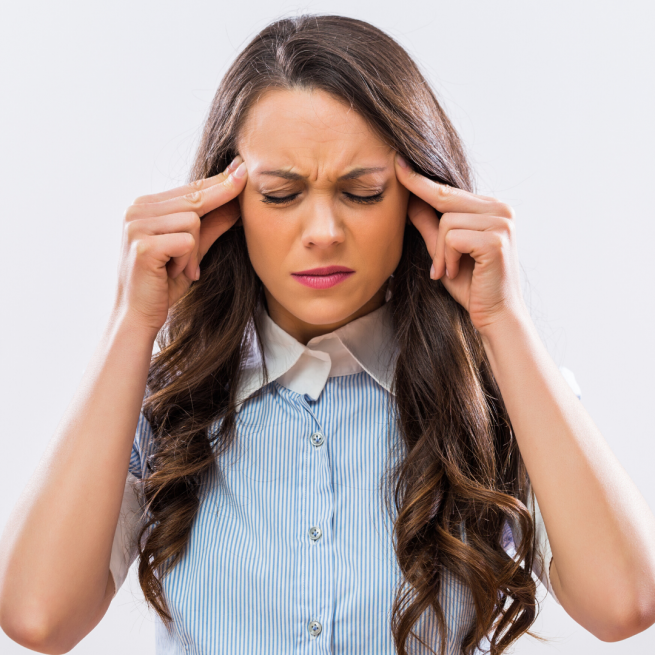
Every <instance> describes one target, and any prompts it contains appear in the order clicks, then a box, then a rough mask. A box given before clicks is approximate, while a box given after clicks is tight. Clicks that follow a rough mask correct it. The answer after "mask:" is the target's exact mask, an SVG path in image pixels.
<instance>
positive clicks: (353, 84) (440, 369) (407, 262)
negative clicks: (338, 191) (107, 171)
mask: <svg viewBox="0 0 655 655" xmlns="http://www.w3.org/2000/svg"><path fill="white" fill-rule="evenodd" d="M271 88H278V89H297V88H300V89H320V90H323V91H326V92H328V93H330V94H332V95H333V96H334V97H335V98H337V99H340V100H342V101H343V102H345V103H347V104H348V105H349V106H351V107H352V108H353V109H354V110H356V111H357V112H359V114H360V115H361V116H362V117H363V118H364V119H365V120H366V121H367V122H368V124H369V125H370V126H371V128H372V129H373V130H374V131H375V132H376V133H377V134H378V135H379V136H380V138H381V139H382V140H383V141H384V142H386V143H387V144H389V145H390V146H391V147H392V148H393V149H394V150H396V151H398V152H399V153H400V154H402V156H403V157H405V158H406V159H407V161H409V162H410V164H411V166H412V167H413V168H414V170H416V171H417V172H419V173H420V174H422V175H425V176H427V177H428V178H430V179H432V180H436V181H438V182H442V183H445V184H448V185H451V186H454V187H458V188H461V189H466V190H473V181H472V174H471V169H470V166H469V164H468V162H467V158H466V156H465V153H464V150H463V147H462V144H461V142H460V139H459V137H458V135H457V133H456V131H455V129H454V128H453V126H452V124H451V123H450V121H449V120H448V118H447V116H446V114H445V113H444V111H443V110H442V108H441V106H440V105H439V103H438V101H437V99H436V97H435V94H434V92H433V91H432V90H431V88H430V86H429V84H428V83H427V82H426V80H425V78H424V77H423V75H422V74H421V72H420V71H419V69H418V67H417V65H416V64H415V62H414V61H413V60H412V59H411V57H410V56H409V55H408V54H407V52H406V51H405V50H404V49H403V48H402V47H401V46H400V45H399V44H398V43H397V42H396V41H395V40H393V39H392V38H391V37H390V36H388V35H387V34H385V33H384V32H382V31H380V30H379V29H377V28H376V27H374V26H372V25H370V24H368V23H366V22H364V21H360V20H355V19H352V18H345V17H341V16H301V17H298V18H292V19H283V20H279V21H277V22H274V23H272V24H270V25H269V26H267V27H266V28H265V29H264V30H262V31H261V32H260V33H259V34H258V35H257V36H256V37H255V38H254V39H253V40H252V41H251V42H250V43H249V44H248V45H247V46H246V48H245V49H244V50H243V51H242V52H241V53H240V54H239V55H238V57H237V58H236V60H235V61H234V63H233V64H232V66H231V67H230V68H229V70H228V71H227V73H226V74H225V76H224V78H223V80H222V82H221V84H220V86H219V88H218V91H217V92H216V95H215V97H214V100H213V103H212V105H211V109H210V112H209V115H208V118H207V121H206V124H205V127H204V132H203V135H202V139H201V142H200V145H199V147H198V151H197V155H196V158H195V162H194V164H193V167H192V170H191V175H190V178H189V179H190V180H196V179H200V178H205V177H210V176H213V175H216V174H217V173H219V172H220V171H222V170H223V169H224V168H225V167H226V166H227V164H228V163H229V162H230V161H231V160H232V158H233V157H234V156H235V155H236V154H237V141H238V136H239V130H240V128H241V126H242V125H243V122H244V120H245V118H246V116H247V113H248V110H249V108H250V107H251V106H252V105H253V103H255V102H256V101H257V99H258V98H259V97H261V95H262V94H263V93H264V92H266V90H268V89H271ZM430 263H431V262H430V255H429V253H428V251H427V249H426V247H425V243H424V242H423V239H422V238H421V236H420V235H419V233H418V231H417V230H416V229H415V228H414V226H413V225H411V224H408V225H407V227H406V230H405V235H404V243H403V252H402V257H401V260H400V263H399V265H398V268H397V270H396V271H395V273H394V278H393V284H394V293H393V295H392V298H391V299H390V300H389V304H390V309H391V314H392V316H393V325H394V330H395V335H396V338H397V342H398V346H399V356H398V360H397V364H396V370H395V377H394V391H395V400H394V405H393V411H392V418H391V420H393V421H395V422H396V425H397V428H398V431H399V434H400V435H401V442H402V445H403V456H402V458H401V459H400V460H399V461H398V462H396V464H395V465H393V466H390V467H389V470H388V471H387V473H388V483H389V484H388V485H387V486H386V488H387V490H388V493H387V494H386V496H385V500H386V503H387V507H388V509H389V511H390V513H392V514H393V515H394V521H393V535H392V536H393V545H394V550H395V554H396V557H397V561H398V565H399V568H400V571H401V573H402V576H401V580H400V583H399V586H398V588H397V589H396V591H395V598H394V604H393V610H392V616H391V629H392V633H393V637H394V641H395V645H396V649H397V651H398V653H399V655H407V654H408V653H409V652H410V651H411V650H412V649H413V646H412V642H414V645H416V644H417V643H418V644H422V645H423V647H425V648H426V649H427V650H428V651H429V652H431V653H436V652H439V653H441V654H442V655H443V654H444V653H445V647H446V629H447V627H446V621H445V616H444V611H443V608H442V607H441V604H440V600H439V592H440V589H441V586H442V582H443V580H444V576H445V574H446V573H448V574H451V575H452V576H455V578H456V579H458V580H460V581H461V582H463V583H464V584H466V585H467V586H468V587H469V588H470V590H471V595H472V599H473V603H474V606H475V621H474V623H473V625H472V626H471V628H470V630H469V631H468V633H467V635H466V637H465V639H464V642H463V644H462V652H463V653H466V654H468V653H473V652H474V651H475V649H476V648H478V647H480V646H481V643H482V641H483V640H484V639H485V638H486V639H488V644H489V650H490V652H491V653H492V654H493V655H498V654H500V653H503V652H505V651H506V649H507V648H508V647H509V646H510V645H511V644H512V643H513V642H514V641H515V640H516V639H517V638H518V637H520V636H521V635H522V634H524V633H525V632H527V631H528V630H529V628H530V626H531V625H532V623H533V621H534V619H535V616H536V611H537V604H536V600H535V593H536V586H535V583H534V581H533V579H532V575H531V573H532V563H533V561H534V558H535V557H536V549H535V534H534V516H533V515H532V514H531V512H530V511H528V509H527V507H526V505H527V504H528V496H529V495H530V494H531V493H532V492H531V489H530V483H529V479H528V475H527V471H526V469H525V466H524V464H523V461H522V458H521V454H520V452H519V449H518V446H517V443H516V439H515V437H514V434H513V431H512V427H511V423H510V420H509V417H508V414H507V411H506V408H505V405H504V403H503V400H502V397H501V395H500V391H499V389H498V386H497V384H496V381H495V379H494V376H493V374H492V371H491V368H490V365H489V361H488V359H487V356H486V353H485V350H484V348H483V345H482V341H481V338H480V335H479V333H478V332H477V330H476V329H475V327H474V326H473V324H472V323H471V320H470V318H469V315H468V313H467V312H466V310H465V309H464V308H463V307H462V306H461V305H459V304H458V303H457V302H456V301H455V300H454V299H453V298H452V297H451V296H450V294H449V293H448V292H447V291H446V289H445V288H444V286H443V285H442V284H441V282H440V281H432V280H430V278H429V274H428V271H429V270H430ZM201 268H202V275H201V276H200V279H199V280H198V281H197V282H194V283H192V285H191V287H190V288H189V291H188V292H187V293H186V295H185V296H183V297H182V298H181V299H180V300H179V302H178V303H177V304H176V305H175V306H174V307H172V308H171V310H170V312H169V317H168V320H167V322H166V324H165V325H164V327H163V328H162V330H161V331H160V333H159V335H158V339H157V341H158V344H159V347H160V350H159V352H158V353H157V354H156V355H155V356H153V360H152V363H151V367H150V371H149V375H148V382H147V393H146V399H145V401H144V406H143V412H144V415H145V416H146V418H147V419H148V420H149V422H150V424H151V426H152V429H153V433H154V453H153V455H152V456H151V457H150V458H149V460H148V467H149V473H148V475H147V476H146V477H145V480H144V487H143V493H144V500H145V503H146V507H147V509H148V516H149V522H148V524H147V525H146V526H145V527H144V531H143V532H142V533H141V537H142V540H143V544H141V543H140V545H139V550H140V552H139V581H140V584H141V587H142V589H143V592H144V595H145V598H146V600H147V602H148V603H149V604H150V605H151V606H152V607H153V608H154V609H155V611H156V612H157V613H158V614H159V616H160V617H161V619H162V620H163V621H164V623H165V624H166V625H167V626H169V627H170V626H171V625H172V621H173V619H172V617H171V615H170V613H169V608H168V605H167V602H166V598H165V594H164V590H163V586H162V579H163V577H164V576H165V575H166V573H167V571H169V570H170V568H171V567H172V566H174V565H175V564H176V563H177V562H178V561H179V559H180V557H181V556H182V555H183V552H184V548H185V545H186V543H187V541H188V539H189V534H190V531H191V527H192V524H193V521H194V517H195V516H196V513H197V510H198V506H199V503H200V495H201V483H202V480H203V475H204V474H205V473H206V472H207V471H208V470H209V469H212V468H214V467H218V468H219V470H220V456H221V454H222V453H224V452H225V451H226V450H227V449H228V448H229V447H230V445H231V444H232V443H233V441H234V439H235V438H236V436H237V435H236V431H235V424H236V421H235V412H236V403H237V395H236V392H237V388H238V385H239V380H240V375H241V371H242V367H243V363H244V359H245V357H246V355H247V352H248V349H249V348H250V347H251V346H252V345H253V344H250V343H248V335H249V334H252V333H251V331H250V330H249V329H248V328H249V326H250V325H252V319H253V317H254V312H255V309H256V307H257V305H258V303H259V302H262V299H263V292H262V284H261V281H260V280H259V278H258V277H257V275H256V274H255V272H254V270H253V267H252V265H251V263H250V260H249V257H248V252H247V249H246V241H245V237H244V232H243V228H242V226H240V224H239V222H238V223H237V224H235V225H234V226H233V227H232V228H231V229H230V230H229V231H228V232H226V233H225V234H224V235H223V236H222V237H220V238H219V239H218V240H217V241H216V242H215V243H214V244H213V245H212V247H211V248H210V250H209V252H208V253H207V254H206V256H205V258H204V259H203V261H202V264H201ZM252 338H253V339H255V341H256V345H257V346H258V347H259V349H260V351H261V348H262V345H261V341H260V339H259V335H257V334H256V332H255V333H254V336H253V337H252ZM213 425H214V426H215V425H218V426H219V427H218V429H211V428H212V426H213ZM508 524H510V525H513V526H515V527H516V528H518V529H517V530H515V533H516V534H519V535H521V536H520V538H519V539H517V541H518V543H517V544H516V551H517V554H516V556H515V557H513V558H512V557H510V556H509V555H508V554H507V553H506V551H505V549H504V548H503V543H504V542H503V537H504V530H506V529H507V525H508ZM140 541H141V539H140ZM425 612H432V613H434V615H435V616H436V619H437V621H438V626H439V628H440V630H439V633H440V643H439V644H427V643H426V642H425V640H423V639H422V638H421V636H420V634H418V632H417V629H416V628H417V626H418V625H419V619H420V618H421V617H422V616H423V615H424V613H425ZM433 647H435V648H437V649H438V651H437V650H435V648H433ZM412 652H413V651H412Z"/></svg>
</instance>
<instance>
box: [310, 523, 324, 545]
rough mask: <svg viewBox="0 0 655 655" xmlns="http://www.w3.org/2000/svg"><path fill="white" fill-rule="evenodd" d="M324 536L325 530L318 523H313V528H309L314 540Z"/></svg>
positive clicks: (311, 537)
mask: <svg viewBox="0 0 655 655" xmlns="http://www.w3.org/2000/svg"><path fill="white" fill-rule="evenodd" d="M322 536H323V531H322V530H321V528H319V527H318V526H317V525H313V526H312V527H311V528H309V538H310V539H311V540H312V541H316V540H318V539H320V538H321V537H322Z"/></svg>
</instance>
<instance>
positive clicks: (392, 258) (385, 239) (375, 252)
mask: <svg viewBox="0 0 655 655" xmlns="http://www.w3.org/2000/svg"><path fill="white" fill-rule="evenodd" d="M405 222H406V216H405V214H404V213H402V212H399V211H397V210H393V211H390V212H385V213H383V214H378V215H377V216H375V217H374V218H373V217H372V220H370V221H366V222H363V223H360V224H359V225H357V227H355V228H354V230H353V236H354V237H355V242H356V243H357V250H358V251H359V253H360V256H361V257H362V258H366V260H367V263H368V264H369V266H370V267H371V268H372V269H378V270H380V271H384V272H388V273H389V274H390V273H391V272H393V270H394V269H395V268H396V266H397V265H398V262H399V261H400V256H401V254H402V250H403V237H404V234H405ZM387 269H388V271H387Z"/></svg>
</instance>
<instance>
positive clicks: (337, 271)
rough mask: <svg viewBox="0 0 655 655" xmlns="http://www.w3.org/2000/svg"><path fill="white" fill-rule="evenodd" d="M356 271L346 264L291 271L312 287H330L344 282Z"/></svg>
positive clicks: (299, 279) (299, 280)
mask: <svg viewBox="0 0 655 655" xmlns="http://www.w3.org/2000/svg"><path fill="white" fill-rule="evenodd" d="M354 273H355V271H353V270H352V268H348V267H346V266H322V267H320V268H312V269H309V270H306V271H298V272H297V273H291V275H292V276H293V277H294V278H295V279H296V280H297V281H298V282H300V284H302V285H304V286H306V287H311V288H312V289H329V288H330V287H333V286H335V285H336V284H339V283H340V282H343V281H344V280H346V279H347V278H349V277H350V276H351V275H353V274H354Z"/></svg>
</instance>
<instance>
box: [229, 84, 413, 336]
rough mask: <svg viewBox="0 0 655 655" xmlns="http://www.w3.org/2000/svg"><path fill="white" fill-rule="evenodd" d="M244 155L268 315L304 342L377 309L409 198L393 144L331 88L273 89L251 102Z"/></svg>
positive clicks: (247, 217) (248, 227)
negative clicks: (398, 173) (396, 165)
mask: <svg viewBox="0 0 655 655" xmlns="http://www.w3.org/2000/svg"><path fill="white" fill-rule="evenodd" d="M238 151H239V154H240V155H241V156H242V157H243V159H244V161H245V162H246V165H247V166H248V182H247V184H246V187H245V189H244V191H243V192H242V194H241V195H240V197H239V202H240V204H241V216H242V221H243V227H244V230H245V235H246V241H247V244H248V252H249V255H250V259H251V261H252V265H253V267H254V269H255V271H256V273H257V275H258V276H259V278H260V279H261V281H262V283H263V285H264V287H265V293H266V299H267V304H268V310H269V313H270V315H271V317H272V318H273V319H274V320H275V321H276V322H277V323H278V324H279V325H280V326H281V327H282V328H283V329H285V330H286V331H287V332H289V333H290V334H292V335H293V336H295V337H296V338H297V339H299V340H300V341H302V342H306V341H307V340H309V339H310V338H312V337H313V336H317V335H319V334H323V333H326V332H329V331H331V330H333V329H336V328H337V327H339V326H341V325H344V324H346V323H348V322H349V321H351V320H353V319H354V318H357V317H358V316H362V315H363V314H366V313H368V312H369V311H372V310H373V309H375V308H377V307H379V306H380V305H381V304H382V303H383V302H384V293H385V289H386V282H387V280H388V278H389V276H390V275H391V274H392V273H393V272H394V270H395V268H396V266H397V265H398V262H399V261H400V256H401V251H402V243H403V233H404V229H405V223H406V217H407V202H408V198H409V191H407V189H406V188H405V187H403V186H402V185H401V184H400V183H399V182H398V180H397V178H396V175H395V172H394V156H395V152H394V150H392V149H391V148H390V147H389V146H388V145H386V144H385V143H383V142H382V141H381V140H380V138H379V137H378V136H376V135H375V134H374V132H373V131H372V130H371V129H370V128H369V127H368V125H367V124H366V122H365V121H364V119H363V118H362V117H361V116H360V115H359V114H358V113H356V112H355V111H354V110H353V109H351V108H349V107H348V106H346V105H345V104H343V103H342V102H340V101H339V100H337V99H335V98H334V97H333V96H331V95H329V94H328V93H326V92H324V91H316V90H314V91H303V90H293V91H289V90H271V91H269V92H267V93H266V94H265V95H264V96H262V97H261V98H260V99H259V101H258V102H257V103H256V104H255V105H254V106H253V107H252V108H251V110H250V112H249V114H248V116H247V119H246V121H245V124H244V125H243V128H242V130H241V133H240V135H239V142H238ZM334 267H339V269H341V272H337V273H334V272H332V273H331V271H330V268H332V269H334ZM313 269H318V270H313ZM325 269H327V270H325ZM308 271H309V273H307V272H308ZM349 271H351V272H349ZM303 273H304V274H303ZM330 273H331V274H330Z"/></svg>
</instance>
